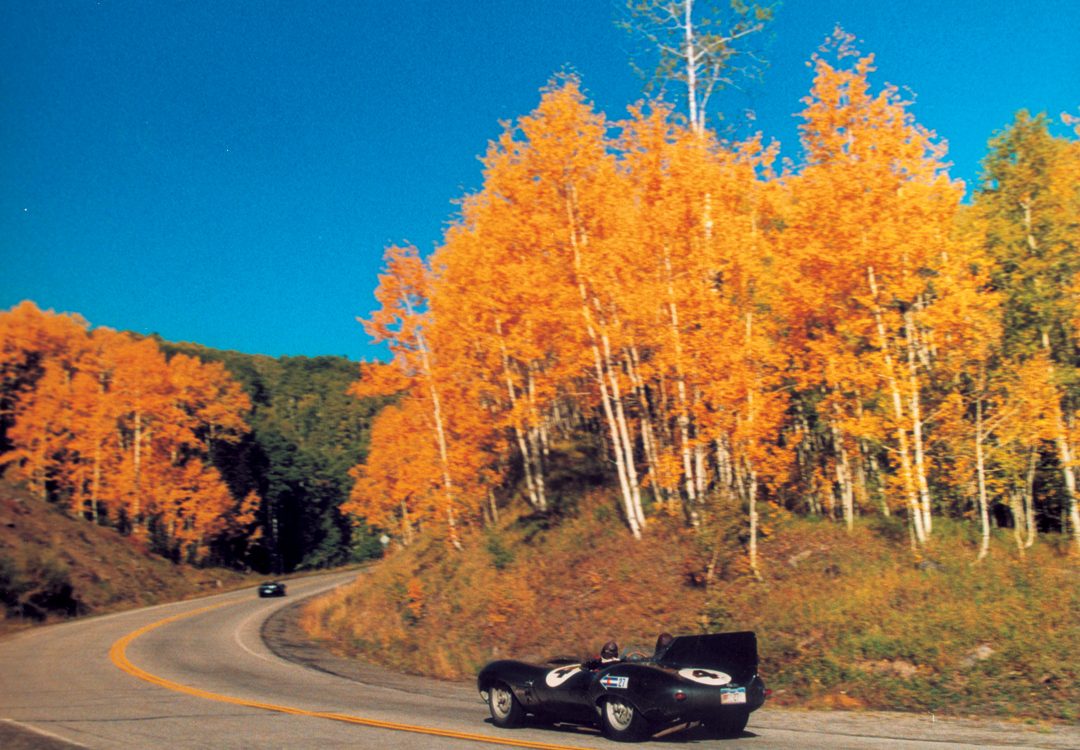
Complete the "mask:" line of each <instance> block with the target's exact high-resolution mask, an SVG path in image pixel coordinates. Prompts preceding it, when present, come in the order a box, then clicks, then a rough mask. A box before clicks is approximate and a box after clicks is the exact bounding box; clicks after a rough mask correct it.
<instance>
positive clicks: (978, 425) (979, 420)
mask: <svg viewBox="0 0 1080 750" xmlns="http://www.w3.org/2000/svg"><path fill="white" fill-rule="evenodd" d="M983 438H984V435H983V400H982V396H980V397H979V398H977V399H976V401H975V475H976V478H977V479H978V485H979V492H978V498H979V523H980V524H981V529H982V541H981V542H980V544H979V555H978V557H976V558H975V561H976V562H978V561H980V560H982V559H983V558H984V557H986V555H987V554H988V553H989V552H990V510H989V503H988V502H987V499H986V460H985V457H984V455H983Z"/></svg>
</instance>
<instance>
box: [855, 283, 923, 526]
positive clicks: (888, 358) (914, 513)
mask: <svg viewBox="0 0 1080 750" xmlns="http://www.w3.org/2000/svg"><path fill="white" fill-rule="evenodd" d="M866 274H867V279H868V281H869V284H870V293H871V294H872V295H873V298H874V309H873V314H874V322H875V324H876V327H877V334H878V345H879V346H880V348H881V354H882V357H883V358H884V361H885V376H886V379H887V380H888V383H889V390H890V392H891V394H892V404H893V416H894V418H895V419H896V441H897V443H898V452H899V454H900V471H901V475H902V477H903V479H904V491H905V493H904V494H905V495H906V497H907V504H908V513H909V515H910V516H911V522H912V531H913V539H914V540H915V543H916V545H917V546H921V545H924V544H926V540H927V536H926V530H925V529H924V528H923V514H922V508H921V507H920V505H919V499H918V495H917V491H916V488H915V477H914V471H913V469H912V465H911V451H910V448H909V447H908V437H907V430H906V429H905V428H904V405H903V397H902V396H901V394H900V385H899V383H898V382H897V379H896V371H895V367H894V366H893V360H892V354H891V353H890V351H889V338H888V336H887V335H886V333H885V323H884V321H883V320H882V317H881V306H880V305H879V304H878V301H877V299H878V289H877V281H876V280H875V278H874V268H873V266H868V267H867V269H866Z"/></svg>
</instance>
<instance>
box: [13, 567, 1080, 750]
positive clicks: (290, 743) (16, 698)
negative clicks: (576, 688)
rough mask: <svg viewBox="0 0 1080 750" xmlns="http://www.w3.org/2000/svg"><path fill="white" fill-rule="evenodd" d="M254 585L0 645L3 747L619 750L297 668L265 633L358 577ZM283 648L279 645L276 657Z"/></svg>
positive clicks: (936, 727) (1054, 736)
mask: <svg viewBox="0 0 1080 750" xmlns="http://www.w3.org/2000/svg"><path fill="white" fill-rule="evenodd" d="M355 575H356V573H355V572H352V573H336V574H330V575H324V576H317V577H311V578H306V579H298V580H293V581H290V582H289V596H288V597H287V598H285V599H259V598H258V597H256V596H255V593H254V591H253V590H247V591H238V592H232V593H226V594H220V595H217V596H212V597H208V598H205V599H200V600H196V601H189V602H179V603H175V604H167V605H161V606H157V607H151V608H147V609H141V610H136V611H131V612H124V613H120V614H114V615H108V616H103V617H97V618H91V619H86V620H80V621H75V622H70V623H65V624H62V625H55V626H50V627H45V628H40V629H37V630H32V631H25V632H23V633H20V634H17V635H15V636H13V637H10V638H7V639H5V640H3V641H0V746H2V747H4V748H8V749H9V750H15V749H16V748H18V749H19V750H23V749H24V748H25V749H26V750H61V749H62V748H71V747H86V748H132V749H135V748H138V749H139V750H144V749H145V748H200V749H203V748H223V749H224V748H320V749H323V748H346V747H348V748H366V747H372V748H374V747H378V748H403V749H405V748H409V749H411V748H432V747H439V748H442V747H445V748H481V747H497V746H500V745H501V746H511V747H533V748H568V747H578V748H609V750H610V748H612V747H613V746H614V745H613V744H612V743H610V742H608V741H607V740H604V739H603V738H601V737H600V736H599V735H598V734H597V733H596V732H593V731H589V730H575V729H569V728H561V727H560V728H555V729H551V728H539V727H538V728H527V729H520V730H515V731H506V730H499V729H497V728H495V727H493V726H492V725H491V724H490V723H489V722H488V721H487V708H486V706H484V705H483V704H482V703H481V702H480V699H479V697H478V695H477V694H476V692H475V690H474V689H473V687H472V686H471V685H468V684H460V683H440V682H433V681H430V680H424V679H421V678H411V677H406V676H402V675H393V674H389V673H385V672H382V671H380V670H376V669H369V670H360V671H358V672H356V673H355V674H353V675H352V679H348V678H346V677H342V676H340V675H339V674H332V673H328V672H327V671H323V670H321V669H312V668H310V667H308V666H303V665H300V664H296V663H294V662H292V661H289V660H286V659H283V658H281V657H279V656H277V655H276V654H275V653H274V652H273V651H271V650H270V649H269V648H268V647H267V645H266V643H265V642H264V641H263V637H262V634H261V632H262V628H263V625H264V622H265V621H266V620H267V619H268V618H270V617H271V615H273V614H274V613H275V612H277V611H278V610H280V609H282V608H283V607H287V606H288V605H290V604H292V603H295V602H296V601H297V599H299V598H302V597H304V596H308V595H312V594H316V593H319V592H321V591H325V590H328V589H330V588H332V587H334V586H337V585H339V584H341V583H343V582H345V581H347V580H351V579H352V578H353V577H355ZM279 651H280V649H279ZM644 746H645V747H660V746H665V747H679V746H684V747H688V748H690V747H693V748H733V749H734V748H756V749H757V750H772V749H774V748H791V747H799V748H822V749H825V748H827V749H828V750H842V749H844V748H885V747H888V748H905V749H910V750H929V749H930V748H933V749H934V750H946V749H951V748H976V747H981V748H985V747H1040V748H1054V749H1056V748H1068V747H1072V748H1075V747H1080V730H1077V729H1074V728H1057V729H1054V730H1046V729H1043V730H1042V731H1034V730H1033V729H1031V728H1022V727H1021V726H1020V725H1006V724H996V723H978V724H976V723H966V722H960V721H955V720H953V721H944V720H940V719H938V720H931V718H930V717H917V716H910V715H903V714H896V715H891V714H873V713H862V714H841V713H835V714H834V713H809V712H795V711H782V710H776V709H763V710H761V711H759V712H757V713H755V714H753V715H752V716H751V719H750V726H749V727H748V730H747V732H746V733H744V735H743V736H742V737H740V738H738V739H735V740H716V739H710V738H707V737H703V736H700V735H695V734H694V733H693V732H682V733H677V734H674V735H669V736H668V737H665V738H661V739H658V740H653V741H652V742H649V743H645V744H644Z"/></svg>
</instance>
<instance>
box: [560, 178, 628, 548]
mask: <svg viewBox="0 0 1080 750" xmlns="http://www.w3.org/2000/svg"><path fill="white" fill-rule="evenodd" d="M566 217H567V222H568V234H569V240H570V247H571V250H572V251H573V260H574V275H575V278H576V281H577V287H578V295H579V296H580V302H581V315H582V319H583V321H584V323H585V330H586V332H587V333H588V336H589V347H590V349H592V353H593V363H594V366H595V368H596V382H597V385H598V387H599V389H600V402H601V404H602V405H603V409H604V417H605V419H606V420H607V424H608V432H609V434H610V438H611V446H610V447H611V452H612V455H613V456H614V458H615V468H616V471H617V473H618V477H619V489H620V492H621V494H622V500H623V510H624V513H625V515H626V524H627V526H628V527H629V528H630V533H631V534H632V535H633V536H634V538H635V539H641V531H642V526H641V524H640V523H639V521H638V519H639V512H638V510H637V509H636V508H635V502H634V495H633V490H632V486H636V484H637V477H636V474H635V469H634V466H633V456H632V455H627V453H626V452H625V450H624V443H623V439H622V435H621V434H620V431H619V422H618V418H617V416H616V413H615V406H614V398H615V397H614V394H612V393H610V392H609V388H608V373H607V369H606V367H605V364H610V360H608V361H607V362H605V358H604V356H603V355H602V354H601V350H600V335H599V334H598V333H597V324H596V323H594V321H593V316H592V312H591V310H590V301H591V300H590V295H589V292H588V289H587V287H586V281H585V276H584V269H583V267H582V265H583V264H582V259H581V252H582V248H581V245H582V243H583V242H584V241H585V240H584V239H579V237H578V229H577V214H576V210H575V208H574V190H573V187H572V186H569V187H568V189H567V195H566ZM631 475H634V476H633V479H632V480H631ZM638 504H639V506H640V496H639V497H638Z"/></svg>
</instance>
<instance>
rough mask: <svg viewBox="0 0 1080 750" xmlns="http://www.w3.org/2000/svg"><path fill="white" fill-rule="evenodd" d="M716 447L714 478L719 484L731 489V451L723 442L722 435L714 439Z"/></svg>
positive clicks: (732, 479) (732, 477)
mask: <svg viewBox="0 0 1080 750" xmlns="http://www.w3.org/2000/svg"><path fill="white" fill-rule="evenodd" d="M715 448H716V478H717V481H718V482H719V483H720V486H721V487H723V488H725V489H731V488H732V487H733V486H734V484H735V476H734V472H733V470H732V467H731V451H730V450H728V447H727V445H725V443H724V439H723V437H718V438H717V439H716V441H715Z"/></svg>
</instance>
